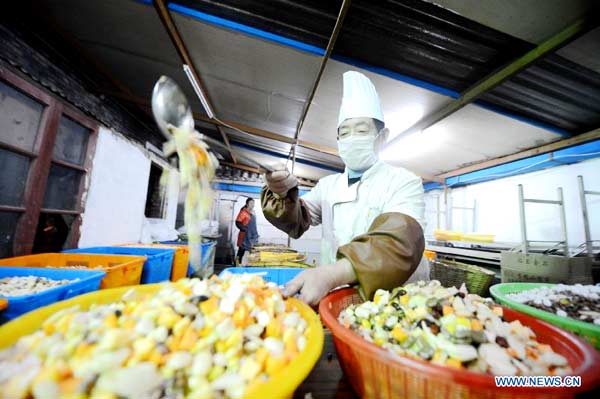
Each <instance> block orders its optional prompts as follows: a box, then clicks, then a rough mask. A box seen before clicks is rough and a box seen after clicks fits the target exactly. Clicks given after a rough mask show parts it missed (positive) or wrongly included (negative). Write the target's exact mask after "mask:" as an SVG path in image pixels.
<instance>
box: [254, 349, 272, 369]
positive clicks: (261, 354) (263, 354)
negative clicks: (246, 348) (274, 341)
mask: <svg viewBox="0 0 600 399" xmlns="http://www.w3.org/2000/svg"><path fill="white" fill-rule="evenodd" d="M268 356H269V351H268V350H267V349H266V348H263V347H261V348H258V349H257V350H256V361H257V362H258V364H260V367H261V370H262V368H264V367H265V363H266V361H267V357H268Z"/></svg>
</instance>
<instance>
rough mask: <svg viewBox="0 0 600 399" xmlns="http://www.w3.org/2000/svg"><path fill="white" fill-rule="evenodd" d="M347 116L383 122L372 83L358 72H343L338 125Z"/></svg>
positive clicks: (377, 97)
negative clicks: (342, 89) (342, 90)
mask: <svg viewBox="0 0 600 399" xmlns="http://www.w3.org/2000/svg"><path fill="white" fill-rule="evenodd" d="M349 118H374V119H377V120H380V121H381V122H383V112H381V104H380V103H379V96H378V95H377V90H375V86H373V83H372V82H371V81H370V80H369V78H367V77H366V76H365V75H363V74H362V73H360V72H356V71H348V72H345V73H344V94H343V96H342V105H341V107H340V115H339V116H338V127H340V125H341V124H342V122H343V121H345V120H346V119H349Z"/></svg>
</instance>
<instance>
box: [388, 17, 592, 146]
mask: <svg viewBox="0 0 600 399" xmlns="http://www.w3.org/2000/svg"><path fill="white" fill-rule="evenodd" d="M592 20H593V18H592V17H591V15H590V16H584V17H583V18H580V19H578V20H577V21H575V22H574V23H572V24H571V25H569V26H568V27H566V28H565V29H563V30H562V31H560V32H558V33H557V34H556V35H554V36H552V37H551V38H549V39H548V40H546V41H544V42H543V43H540V44H539V45H538V46H537V47H535V48H534V49H532V50H531V51H528V52H527V53H525V54H524V55H523V56H522V57H520V58H518V59H516V60H515V61H512V62H510V63H509V64H508V65H506V66H504V67H502V68H500V69H499V70H496V71H494V72H492V73H491V74H489V75H488V76H486V77H485V78H483V79H482V80H480V81H479V82H477V83H475V84H474V85H473V86H471V87H470V88H468V89H467V90H466V91H464V92H463V93H462V94H461V96H460V97H459V98H457V99H456V100H453V101H452V102H450V103H448V104H447V105H446V106H444V107H442V108H440V109H438V110H437V111H434V112H433V113H431V114H429V115H428V116H426V117H425V118H423V119H421V120H420V121H419V122H417V123H415V124H414V125H413V126H411V127H409V128H408V129H406V130H405V131H403V132H402V133H400V134H399V135H398V136H396V137H395V138H394V139H392V140H390V142H389V143H388V145H391V144H393V143H395V142H397V141H398V140H400V138H402V137H403V136H406V135H409V134H413V133H417V132H419V131H423V130H425V129H427V128H428V127H430V126H432V125H434V124H435V123H437V122H439V121H441V120H442V119H444V118H446V117H448V116H450V115H452V114H453V113H455V112H456V111H458V110H460V109H461V108H463V107H464V106H466V105H468V104H470V103H471V102H473V101H475V100H476V99H477V98H479V97H481V96H482V95H483V94H485V93H486V92H488V91H490V90H492V89H493V88H494V87H496V86H498V85H499V84H501V83H502V82H504V81H505V80H507V79H509V78H510V77H512V76H514V75H515V74H517V73H518V72H519V71H521V70H522V69H524V68H526V67H528V66H530V65H531V64H533V63H534V62H536V61H538V60H540V59H541V58H543V57H544V56H546V55H548V54H549V53H552V52H554V51H556V50H558V49H559V48H560V47H562V46H565V45H566V44H568V43H569V42H571V41H572V40H574V39H576V38H577V37H579V36H581V35H582V34H584V33H586V32H587V31H588V30H590V29H592V28H594V27H595V26H596V25H597V22H593V21H592Z"/></svg>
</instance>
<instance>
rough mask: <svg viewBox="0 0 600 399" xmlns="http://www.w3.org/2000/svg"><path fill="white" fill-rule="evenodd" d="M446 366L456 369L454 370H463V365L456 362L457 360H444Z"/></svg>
mask: <svg viewBox="0 0 600 399" xmlns="http://www.w3.org/2000/svg"><path fill="white" fill-rule="evenodd" d="M446 366H449V367H453V368H456V369H462V368H463V365H462V363H461V362H460V360H458V359H452V358H450V359H448V360H446Z"/></svg>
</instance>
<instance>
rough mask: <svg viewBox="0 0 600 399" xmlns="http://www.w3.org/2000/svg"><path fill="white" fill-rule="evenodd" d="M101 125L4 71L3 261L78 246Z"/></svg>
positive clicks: (0, 129) (0, 119)
mask: <svg viewBox="0 0 600 399" xmlns="http://www.w3.org/2000/svg"><path fill="white" fill-rule="evenodd" d="M96 129H97V126H96V124H95V122H93V121H92V120H90V119H88V118H87V117H85V116H83V115H82V114H80V113H79V112H78V111H76V110H74V109H72V108H71V107H70V106H68V105H66V104H63V103H61V102H60V101H58V100H56V99H55V98H53V97H52V96H50V95H49V94H47V93H46V92H44V91H43V90H41V89H39V88H38V87H36V86H34V85H33V84H31V83H29V82H27V81H26V80H24V79H22V78H20V77H19V76H17V75H16V74H14V73H12V72H10V71H7V70H0V257H7V256H14V255H24V254H28V253H31V252H32V251H33V252H48V251H60V250H61V249H62V248H63V247H64V246H76V244H77V241H78V239H79V226H80V224H81V217H80V215H81V213H82V212H83V205H84V204H83V202H82V193H83V190H84V181H85V175H86V173H88V171H89V168H90V166H91V164H90V159H89V158H90V157H89V154H91V152H92V151H93V146H94V145H95V140H96Z"/></svg>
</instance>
